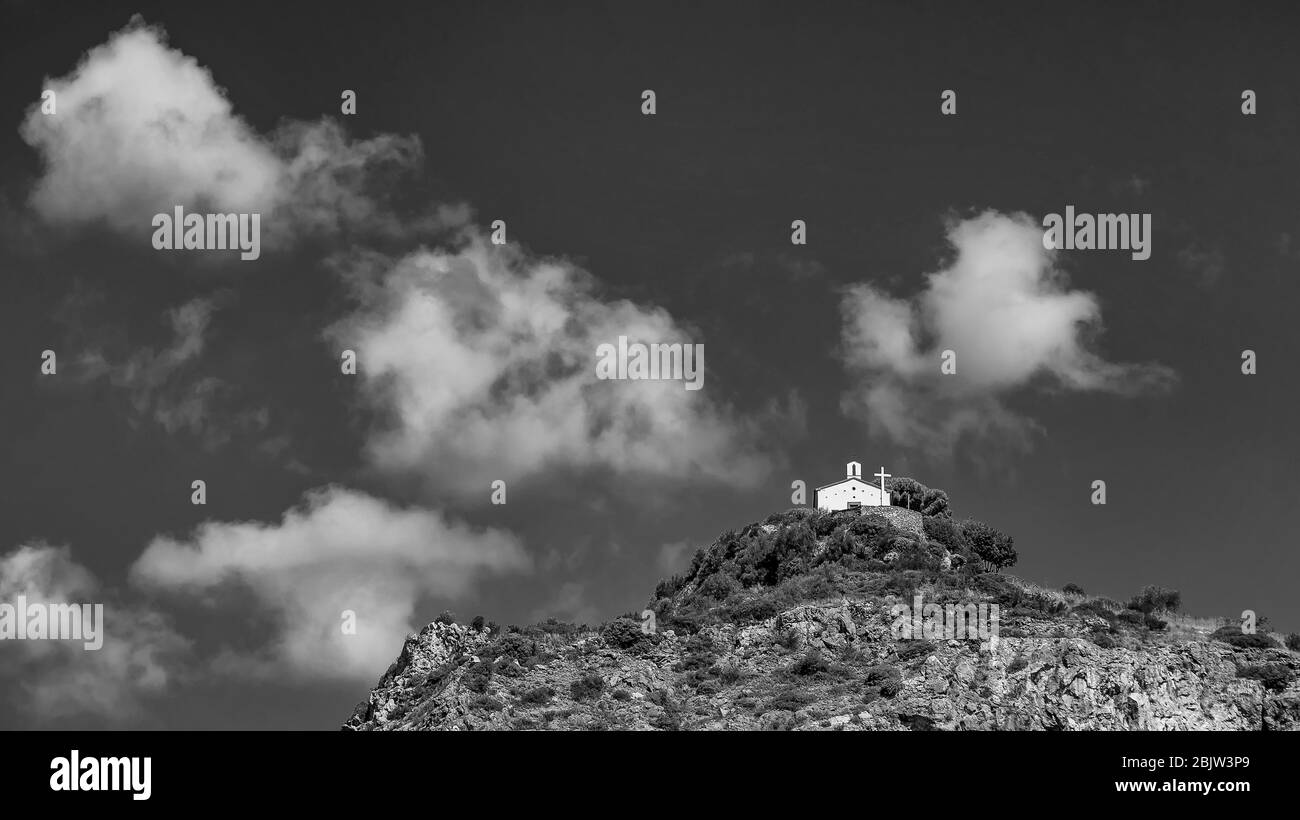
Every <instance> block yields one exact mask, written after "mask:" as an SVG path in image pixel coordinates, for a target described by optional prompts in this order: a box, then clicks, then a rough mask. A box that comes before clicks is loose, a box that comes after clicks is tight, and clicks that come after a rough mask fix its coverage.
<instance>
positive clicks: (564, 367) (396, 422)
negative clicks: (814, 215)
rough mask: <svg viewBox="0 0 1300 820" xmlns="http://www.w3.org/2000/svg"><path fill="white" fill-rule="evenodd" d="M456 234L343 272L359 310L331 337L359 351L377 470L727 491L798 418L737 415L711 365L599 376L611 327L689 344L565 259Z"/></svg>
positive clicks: (435, 481)
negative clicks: (559, 473) (684, 372)
mask: <svg viewBox="0 0 1300 820" xmlns="http://www.w3.org/2000/svg"><path fill="white" fill-rule="evenodd" d="M464 240H465V244H464V245H463V247H461V248H460V249H459V250H455V251H445V250H422V251H420V252H417V253H414V254H411V255H410V256H407V257H406V258H404V259H402V260H400V261H399V262H397V263H396V264H393V265H391V266H389V267H387V268H386V269H385V268H383V267H381V266H380V265H379V263H378V260H376V259H375V258H373V257H371V258H368V259H366V260H364V264H362V265H360V267H361V268H364V269H366V272H364V273H356V272H355V271H354V273H353V274H352V275H351V278H352V282H353V284H354V285H355V290H356V294H357V297H358V300H359V302H360V305H359V307H358V309H357V310H356V312H354V313H353V314H352V315H351V316H348V317H347V318H345V319H344V320H342V321H341V322H339V323H338V324H337V325H336V326H335V327H334V328H332V330H331V331H330V333H329V336H330V338H331V339H332V340H333V341H334V342H335V343H336V344H337V345H338V347H339V348H351V349H354V350H356V351H357V355H358V372H359V375H360V377H361V378H362V379H363V380H364V383H365V398H366V400H367V401H369V402H370V403H371V404H372V405H373V407H374V408H375V409H376V410H378V411H379V415H380V417H381V418H380V421H379V422H378V424H377V426H376V429H375V430H374V431H373V434H372V436H371V438H370V441H369V445H368V450H369V455H370V458H371V460H372V461H373V462H374V464H375V465H376V466H378V467H379V468H381V469H382V470H384V471H387V472H395V473H398V474H416V475H419V476H422V477H423V478H424V479H425V480H426V482H427V484H428V485H429V486H430V487H431V488H434V489H436V490H438V491H441V492H447V493H451V494H454V495H458V496H461V497H468V498H481V499H483V500H486V499H487V498H488V489H487V488H488V486H489V484H490V483H491V482H492V481H493V480H495V479H503V480H506V481H507V482H509V481H511V480H513V479H520V478H524V477H527V476H531V475H535V474H537V473H540V472H542V471H544V470H547V469H548V468H553V467H556V468H564V467H574V468H607V469H610V470H613V471H615V472H617V473H628V474H637V475H640V476H642V477H654V476H660V477H665V478H670V479H672V480H674V481H676V482H680V483H685V482H689V481H692V480H696V479H705V480H708V481H717V482H724V481H725V482H729V483H732V484H735V485H738V486H752V485H753V484H754V483H756V482H758V481H761V480H762V478H763V476H764V475H765V474H766V473H767V472H768V471H769V470H770V468H771V467H772V459H771V458H770V457H769V455H768V454H767V453H766V452H765V451H764V448H763V447H762V446H761V443H760V439H761V434H762V431H763V429H765V428H766V427H768V426H769V425H775V424H781V423H785V424H797V423H798V414H797V413H794V414H792V415H793V418H792V417H791V416H786V415H782V412H781V411H779V410H777V409H775V408H774V409H772V410H770V411H768V412H767V413H766V414H765V415H762V416H759V417H753V418H750V417H742V416H739V415H737V414H736V413H734V412H732V411H731V410H730V408H728V407H726V406H725V405H723V404H722V403H720V402H717V401H715V400H711V398H706V395H708V394H709V391H710V389H712V385H713V384H716V383H717V377H716V376H712V375H707V376H706V379H705V387H704V389H702V390H686V389H685V388H684V385H683V383H682V382H680V381H627V380H624V381H616V380H599V379H597V378H596V370H595V364H596V350H597V347H598V346H599V345H600V344H602V343H611V344H612V343H616V342H617V339H618V337H619V336H621V335H622V336H627V337H628V338H629V340H632V341H636V340H641V341H644V342H665V343H674V342H682V343H692V342H694V343H699V342H702V340H701V339H699V338H698V337H694V336H693V335H692V334H691V333H690V332H688V331H687V330H686V329H685V328H683V327H681V326H680V325H678V324H677V323H676V322H675V321H674V320H673V318H672V316H670V315H669V314H668V313H667V312H666V311H665V310H663V309H661V308H657V307H652V306H643V305H638V304H635V303H633V302H630V301H625V300H620V301H604V300H602V299H600V298H599V297H598V296H597V295H596V294H595V292H594V283H593V282H592V281H591V279H590V277H589V276H588V275H587V274H585V273H584V272H583V271H581V270H579V269H578V268H576V267H574V266H573V265H571V264H568V263H567V262H564V261H560V260H535V259H531V258H528V257H527V256H526V255H525V254H523V253H522V252H521V251H519V250H518V249H517V248H515V247H513V246H510V245H505V246H495V245H492V244H490V243H489V242H487V241H486V240H485V239H484V237H482V236H481V235H480V234H478V233H476V232H466V233H465V234H464ZM705 347H706V349H707V347H708V345H707V344H706V345H705ZM707 362H708V359H707V356H706V357H705V372H706V374H707V373H708V370H707V367H708V365H707ZM796 409H797V408H796ZM791 432H792V431H791V430H790V429H788V428H787V429H786V430H785V431H784V433H785V434H786V435H788V434H789V433H791Z"/></svg>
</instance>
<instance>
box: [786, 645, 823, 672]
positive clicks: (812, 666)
mask: <svg viewBox="0 0 1300 820" xmlns="http://www.w3.org/2000/svg"><path fill="white" fill-rule="evenodd" d="M830 668H831V665H830V664H829V663H827V661H826V659H825V658H823V657H822V653H821V650H819V649H813V650H811V651H809V652H807V653H805V654H804V656H803V657H802V658H800V659H799V660H797V661H795V662H794V663H792V664H790V674H792V675H816V674H818V673H819V672H829V671H830Z"/></svg>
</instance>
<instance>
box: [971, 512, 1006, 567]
mask: <svg viewBox="0 0 1300 820" xmlns="http://www.w3.org/2000/svg"><path fill="white" fill-rule="evenodd" d="M961 534H962V537H963V538H964V539H965V540H966V542H967V543H968V544H970V550H971V552H973V553H974V554H975V556H976V557H977V558H979V559H980V560H981V561H983V562H984V563H985V564H986V565H988V566H990V567H993V568H994V569H995V570H1000V569H1002V568H1003V567H1009V566H1013V565H1014V564H1015V563H1016V558H1017V555H1016V550H1015V546H1014V543H1015V542H1014V540H1013V539H1012V538H1011V536H1009V535H1007V534H1006V533H1003V532H1001V531H999V530H996V529H994V528H993V527H990V526H989V525H988V524H985V523H984V522H983V521H976V520H975V519H973V518H970V519H967V520H965V521H963V522H962V524H961Z"/></svg>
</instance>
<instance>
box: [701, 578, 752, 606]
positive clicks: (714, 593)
mask: <svg viewBox="0 0 1300 820" xmlns="http://www.w3.org/2000/svg"><path fill="white" fill-rule="evenodd" d="M741 589H742V587H741V585H740V581H737V580H736V579H735V578H733V577H731V576H730V575H724V574H722V573H720V572H719V573H714V574H713V575H710V576H709V577H708V578H705V579H704V583H702V584H700V594H701V595H705V596H707V597H709V598H712V599H714V600H715V601H723V600H726V598H727V597H728V596H730V595H731V594H732V593H734V592H739V591H740V590H741Z"/></svg>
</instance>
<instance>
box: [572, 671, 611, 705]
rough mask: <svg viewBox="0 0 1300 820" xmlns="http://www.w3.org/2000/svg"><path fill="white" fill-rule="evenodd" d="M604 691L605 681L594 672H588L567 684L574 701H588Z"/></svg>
mask: <svg viewBox="0 0 1300 820" xmlns="http://www.w3.org/2000/svg"><path fill="white" fill-rule="evenodd" d="M604 689H605V679H604V678H602V677H601V676H600V675H599V674H597V673H595V672H588V673H587V674H585V675H583V676H582V677H580V678H578V679H577V680H575V681H574V682H573V683H571V684H569V692H570V694H572V695H573V699H574V700H589V699H591V698H595V697H599V696H600V693H601V692H602V691H603V690H604Z"/></svg>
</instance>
